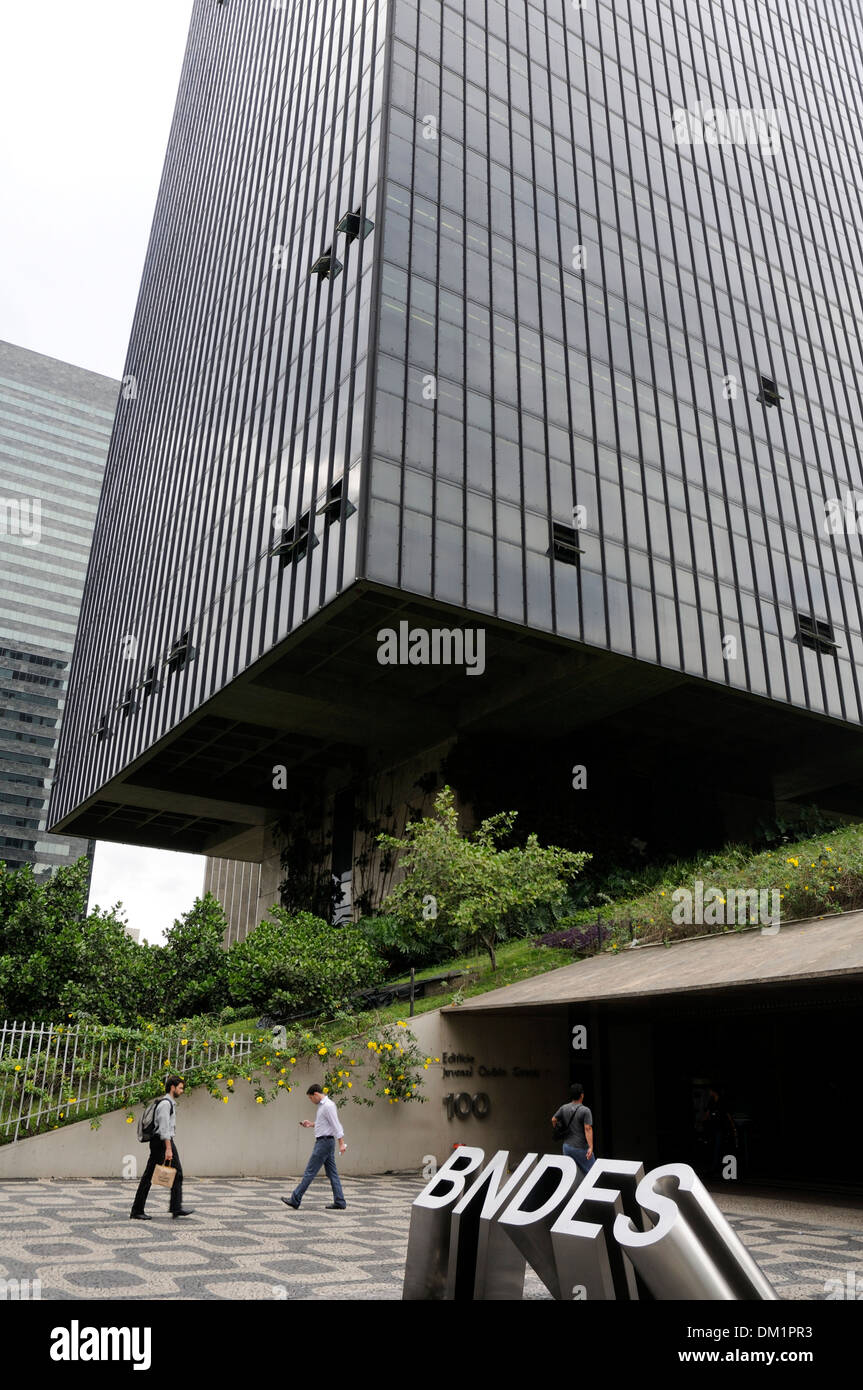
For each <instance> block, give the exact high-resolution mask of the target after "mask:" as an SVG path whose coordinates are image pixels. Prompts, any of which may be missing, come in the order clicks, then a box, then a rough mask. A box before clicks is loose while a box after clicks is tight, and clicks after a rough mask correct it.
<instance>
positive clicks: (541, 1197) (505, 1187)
mask: <svg viewBox="0 0 863 1390" xmlns="http://www.w3.org/2000/svg"><path fill="white" fill-rule="evenodd" d="M508 1158H509V1153H508V1151H507V1150H505V1149H502V1150H501V1151H500V1152H499V1153H496V1154H495V1155H494V1157H493V1158H492V1159H491V1160H490V1161H489V1163H488V1164H487V1165H486V1167H485V1168H483V1167H482V1165H483V1163H484V1161H485V1154H484V1153H483V1150H482V1149H474V1148H468V1147H467V1146H466V1145H463V1146H461V1147H460V1148H458V1149H456V1150H455V1152H454V1153H453V1154H452V1155H451V1156H450V1157H449V1158H448V1159H447V1161H446V1163H444V1164H443V1166H442V1167H441V1168H439V1169H438V1171H437V1173H436V1174H435V1176H434V1177H433V1178H432V1180H431V1182H430V1183H429V1184H428V1185H427V1186H426V1187H425V1188H423V1190H422V1192H421V1193H420V1195H419V1196H418V1197H417V1199H416V1201H415V1202H414V1204H413V1208H412V1211H411V1227H410V1238H409V1241H408V1254H407V1263H406V1266H405V1280H404V1289H403V1291H402V1297H403V1298H406V1299H455V1300H459V1301H461V1300H468V1301H470V1300H477V1299H483V1300H485V1299H513V1298H515V1299H519V1298H522V1297H523V1296H524V1275H525V1269H526V1266H527V1265H528V1264H529V1265H530V1266H531V1268H532V1269H533V1270H535V1272H536V1273H537V1274H538V1275H539V1277H540V1279H541V1280H542V1282H543V1284H545V1287H546V1288H547V1289H548V1291H549V1293H550V1294H551V1295H552V1297H553V1298H557V1299H572V1298H575V1299H591V1298H592V1299H611V1298H620V1299H634V1298H639V1297H640V1298H658V1299H675V1298H681V1299H776V1298H777V1297H778V1295H777V1294H776V1293H775V1292H774V1290H773V1289H772V1287H771V1285H770V1284H769V1282H768V1281H767V1279H766V1278H765V1277H764V1275H763V1274H762V1272H761V1270H760V1269H759V1268H758V1265H757V1264H756V1263H755V1261H754V1260H753V1258H752V1256H751V1255H750V1254H749V1252H748V1250H747V1249H746V1247H745V1246H744V1245H743V1244H742V1242H741V1241H740V1240H739V1239H738V1237H737V1236H736V1235H735V1234H734V1231H733V1230H732V1229H731V1227H730V1225H729V1224H728V1222H727V1221H726V1219H725V1217H724V1216H723V1215H722V1213H721V1212H720V1210H719V1208H718V1207H717V1206H716V1203H715V1202H714V1201H713V1198H712V1197H711V1196H710V1193H709V1192H708V1191H707V1189H706V1188H705V1187H704V1186H703V1185H702V1183H701V1182H700V1181H699V1179H698V1177H697V1176H696V1174H695V1172H694V1171H693V1169H692V1168H690V1167H689V1165H688V1164H686V1163H668V1164H666V1165H665V1166H664V1167H662V1168H654V1169H653V1171H652V1172H650V1173H648V1174H647V1175H645V1172H644V1168H643V1166H642V1164H641V1163H637V1162H634V1161H632V1160H627V1159H615V1158H601V1159H598V1160H597V1162H596V1163H595V1164H594V1165H593V1167H592V1168H591V1170H590V1172H589V1173H588V1174H587V1175H586V1176H582V1174H581V1173H580V1172H579V1169H578V1167H577V1165H576V1163H575V1160H574V1159H572V1158H570V1157H568V1155H566V1154H560V1155H558V1154H545V1155H543V1157H541V1158H540V1157H539V1156H538V1155H537V1154H535V1153H531V1154H527V1155H526V1157H525V1158H523V1159H522V1161H521V1163H519V1164H518V1166H517V1167H516V1169H515V1171H514V1172H513V1173H511V1174H509V1175H507V1160H508ZM480 1170H482V1171H480ZM469 1178H470V1179H471V1181H470V1183H468V1179H469Z"/></svg>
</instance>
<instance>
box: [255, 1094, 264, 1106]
mask: <svg viewBox="0 0 863 1390" xmlns="http://www.w3.org/2000/svg"><path fill="white" fill-rule="evenodd" d="M263 1103H264V1097H263V1096H255V1104H256V1105H263Z"/></svg>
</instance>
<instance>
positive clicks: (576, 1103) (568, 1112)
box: [551, 1081, 596, 1173]
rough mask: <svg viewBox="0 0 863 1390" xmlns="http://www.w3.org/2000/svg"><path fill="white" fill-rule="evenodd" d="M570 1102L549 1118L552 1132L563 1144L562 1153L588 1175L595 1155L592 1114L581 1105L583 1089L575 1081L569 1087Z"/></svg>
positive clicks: (594, 1160)
mask: <svg viewBox="0 0 863 1390" xmlns="http://www.w3.org/2000/svg"><path fill="white" fill-rule="evenodd" d="M569 1093H570V1095H571V1096H572V1101H571V1102H570V1104H569V1105H562V1106H561V1107H560V1109H559V1110H555V1112H554V1114H553V1115H552V1117H551V1123H552V1124H553V1126H554V1132H555V1135H556V1137H557V1138H558V1139H560V1140H561V1141H562V1142H563V1152H564V1153H565V1154H567V1155H568V1156H569V1157H570V1158H574V1159H575V1161H576V1163H577V1164H578V1167H579V1170H580V1171H581V1172H582V1173H589V1172H590V1170H591V1168H592V1167H593V1165H594V1163H595V1162H596V1155H595V1154H594V1152H593V1114H592V1112H591V1110H590V1109H589V1108H588V1107H587V1106H586V1105H584V1104H583V1101H584V1087H583V1086H582V1085H581V1084H580V1082H578V1081H576V1082H574V1083H573V1084H572V1086H570V1088H569Z"/></svg>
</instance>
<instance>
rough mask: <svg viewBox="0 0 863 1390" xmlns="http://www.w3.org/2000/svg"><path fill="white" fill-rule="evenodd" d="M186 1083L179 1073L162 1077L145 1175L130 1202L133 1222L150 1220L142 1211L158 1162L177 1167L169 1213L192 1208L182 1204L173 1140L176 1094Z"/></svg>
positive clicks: (184, 1212) (182, 1213)
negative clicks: (163, 1086)
mask: <svg viewBox="0 0 863 1390" xmlns="http://www.w3.org/2000/svg"><path fill="white" fill-rule="evenodd" d="M185 1089H186V1083H185V1082H184V1080H183V1078H182V1077H181V1076H169V1077H166V1079H165V1094H164V1095H163V1096H162V1098H161V1100H160V1101H158V1102H157V1104H156V1109H155V1112H154V1114H153V1137H152V1139H151V1140H150V1157H149V1160H148V1162H147V1166H146V1168H145V1169H144V1176H143V1177H142V1178H141V1181H140V1182H139V1184H138V1191H137V1192H136V1193H135V1200H134V1202H133V1203H132V1211H131V1220H132V1221H152V1219H153V1218H152V1217H151V1216H148V1215H147V1213H146V1212H145V1210H144V1207H145V1205H146V1202H147V1194H148V1192H149V1191H150V1184H151V1183H152V1181H153V1172H154V1170H155V1168H156V1164H157V1163H166V1164H168V1165H169V1166H170V1167H172V1168H174V1169H175V1170H176V1173H177V1176H176V1177H175V1179H174V1183H173V1186H172V1187H171V1202H170V1212H171V1215H172V1216H175V1217H176V1216H191V1214H192V1208H191V1207H184V1206H183V1167H182V1164H181V1163H180V1154H179V1150H178V1149H177V1146H176V1144H175V1143H174V1136H175V1134H176V1132H177V1122H176V1116H175V1113H174V1112H175V1102H176V1100H177V1097H178V1096H181V1095H182V1094H183V1091H184V1090H185Z"/></svg>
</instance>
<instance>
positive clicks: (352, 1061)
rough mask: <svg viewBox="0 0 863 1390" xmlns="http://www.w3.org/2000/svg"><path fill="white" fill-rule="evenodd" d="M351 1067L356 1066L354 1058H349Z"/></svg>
mask: <svg viewBox="0 0 863 1390" xmlns="http://www.w3.org/2000/svg"><path fill="white" fill-rule="evenodd" d="M351 1066H352V1067H355V1066H356V1059H355V1058H354V1057H352V1058H351Z"/></svg>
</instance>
